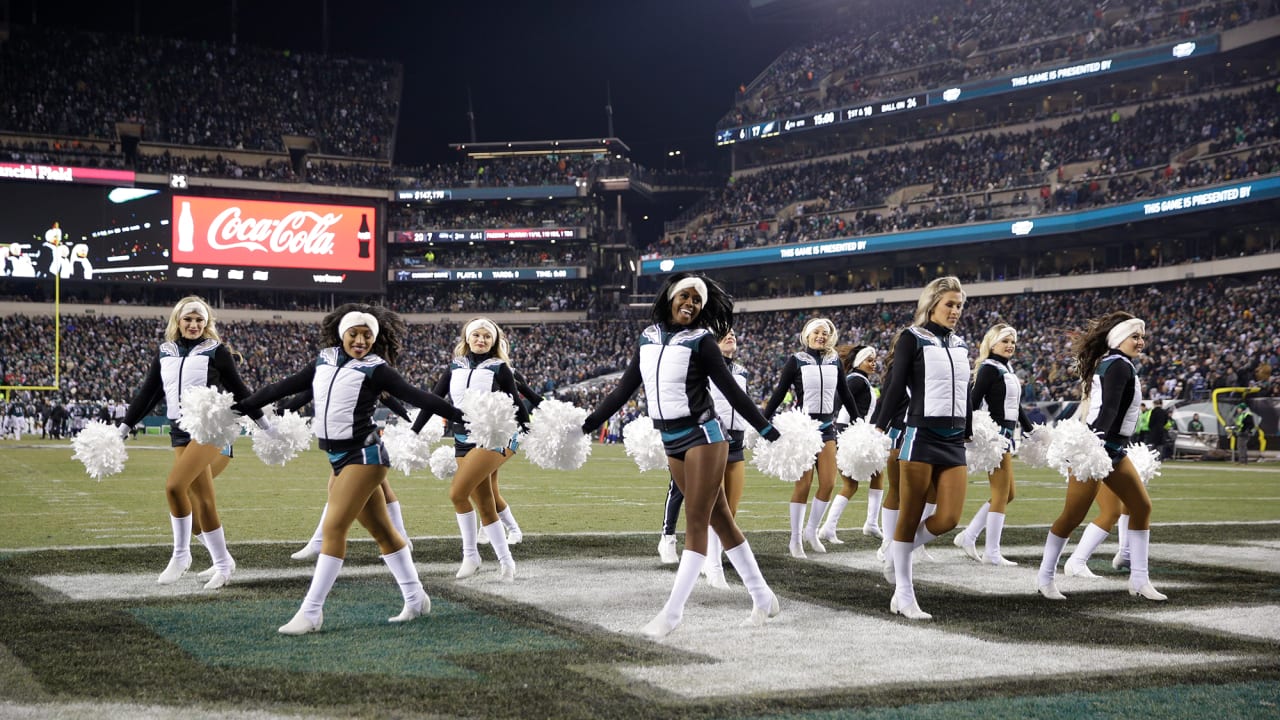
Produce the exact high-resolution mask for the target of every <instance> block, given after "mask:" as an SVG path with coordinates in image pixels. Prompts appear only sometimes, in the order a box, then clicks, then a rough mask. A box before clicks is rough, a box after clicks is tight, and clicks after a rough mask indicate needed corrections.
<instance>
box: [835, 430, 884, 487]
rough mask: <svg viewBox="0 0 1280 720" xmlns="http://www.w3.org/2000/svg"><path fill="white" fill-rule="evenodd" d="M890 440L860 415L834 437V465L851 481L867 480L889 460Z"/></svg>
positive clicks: (882, 468)
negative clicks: (838, 435)
mask: <svg viewBox="0 0 1280 720" xmlns="http://www.w3.org/2000/svg"><path fill="white" fill-rule="evenodd" d="M892 446H893V441H891V440H890V439H889V436H888V435H886V434H884V433H882V432H880V431H879V430H877V429H876V428H875V426H874V425H871V424H870V423H868V422H867V421H866V420H863V419H861V418H859V419H858V420H857V421H856V422H854V423H853V424H852V425H850V426H849V427H847V428H845V429H844V432H842V433H840V437H838V438H836V467H837V468H839V469H840V473H841V474H843V475H844V476H845V477H847V478H849V479H850V480H854V481H856V482H866V481H868V480H870V479H871V476H872V475H875V474H876V473H878V472H880V471H881V470H884V468H885V465H887V464H888V463H889V449H890V448H891V447H892Z"/></svg>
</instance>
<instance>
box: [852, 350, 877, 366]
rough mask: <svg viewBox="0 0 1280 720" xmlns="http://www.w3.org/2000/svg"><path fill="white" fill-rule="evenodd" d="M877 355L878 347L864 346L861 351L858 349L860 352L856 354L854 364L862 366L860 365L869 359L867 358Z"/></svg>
mask: <svg viewBox="0 0 1280 720" xmlns="http://www.w3.org/2000/svg"><path fill="white" fill-rule="evenodd" d="M875 356H876V349H875V348H873V347H864V348H862V349H861V350H859V351H858V354H857V355H854V356H853V366H854V367H860V366H861V365H862V363H864V362H866V361H867V358H873V357H875Z"/></svg>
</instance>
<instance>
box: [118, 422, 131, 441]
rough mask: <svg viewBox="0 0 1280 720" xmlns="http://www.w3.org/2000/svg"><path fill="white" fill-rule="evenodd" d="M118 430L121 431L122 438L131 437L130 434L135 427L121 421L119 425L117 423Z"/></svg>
mask: <svg viewBox="0 0 1280 720" xmlns="http://www.w3.org/2000/svg"><path fill="white" fill-rule="evenodd" d="M116 430H117V431H118V432H119V433H120V439H121V440H127V439H129V434H130V433H132V432H133V428H131V427H129V426H128V425H125V424H124V423H120V424H119V425H117V426H116Z"/></svg>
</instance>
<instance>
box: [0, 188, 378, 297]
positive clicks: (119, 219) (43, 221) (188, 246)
mask: <svg viewBox="0 0 1280 720" xmlns="http://www.w3.org/2000/svg"><path fill="white" fill-rule="evenodd" d="M377 221H378V208H376V207H374V206H353V205H329V204H316V203H310V202H278V201H272V202H265V201H259V200H244V199H234V198H211V197H200V196H193V195H173V194H172V193H171V191H170V190H168V189H167V188H141V187H134V188H123V187H110V186H103V185H96V186H94V185H83V184H67V185H61V184H57V185H55V184H50V183H33V182H3V183H0V259H2V260H3V266H2V267H0V276H4V277H10V278H31V279H33V280H39V279H42V278H52V277H53V276H54V275H57V276H58V277H60V278H62V279H63V280H70V281H78V280H80V281H82V280H96V281H107V282H125V283H172V284H176V285H183V286H187V285H191V286H201V285H206V286H217V287H222V288H228V289H229V288H235V287H260V288H272V289H295V290H306V289H327V290H334V291H342V290H350V291H360V292H369V291H380V290H381V289H382V288H383V287H384V286H385V282H386V278H385V275H384V274H383V273H381V272H379V265H380V263H381V259H380V258H379V253H380V248H379V247H378V243H377V242H376V241H375V240H374V238H375V237H376V236H377V235H376V233H377Z"/></svg>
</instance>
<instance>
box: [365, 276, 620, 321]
mask: <svg viewBox="0 0 1280 720" xmlns="http://www.w3.org/2000/svg"><path fill="white" fill-rule="evenodd" d="M594 303H595V295H594V293H593V292H592V289H591V287H590V286H589V285H588V284H587V283H586V282H584V281H580V280H579V281H565V282H551V281H543V280H540V281H538V282H537V283H533V284H530V283H510V282H491V283H488V284H486V283H470V282H458V283H453V284H449V283H438V282H432V283H427V284H422V285H417V284H414V283H396V284H393V285H391V286H389V288H388V290H387V304H388V305H389V306H390V307H392V308H394V309H395V310H396V311H397V312H402V313H432V312H450V313H476V314H480V313H482V312H494V311H501V312H534V311H538V312H591V311H593V310H594V309H595V304H594Z"/></svg>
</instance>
